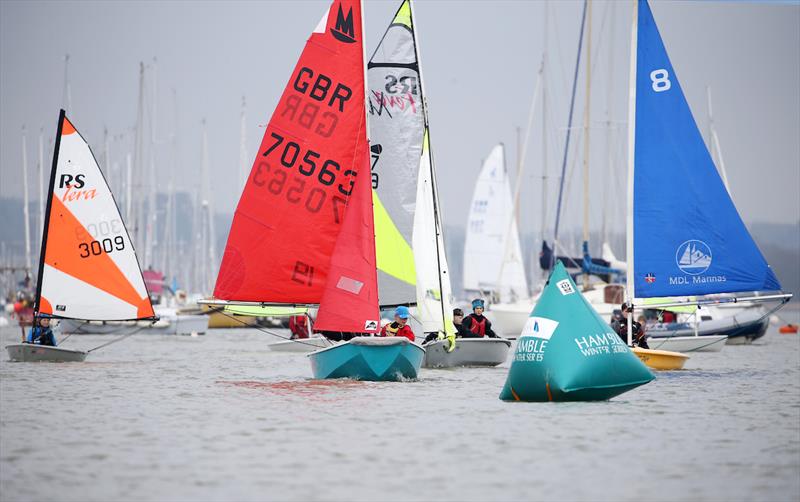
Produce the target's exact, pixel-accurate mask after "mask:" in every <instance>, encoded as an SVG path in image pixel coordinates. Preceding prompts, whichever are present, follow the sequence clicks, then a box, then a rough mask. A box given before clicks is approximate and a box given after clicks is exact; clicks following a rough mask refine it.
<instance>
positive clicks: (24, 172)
mask: <svg viewBox="0 0 800 502" xmlns="http://www.w3.org/2000/svg"><path fill="white" fill-rule="evenodd" d="M28 206H29V200H28V143H27V137H26V133H25V126H22V215H23V218H25V273H26V274H27V273H30V271H31V224H30V214H29V213H30V209H29V208H28Z"/></svg>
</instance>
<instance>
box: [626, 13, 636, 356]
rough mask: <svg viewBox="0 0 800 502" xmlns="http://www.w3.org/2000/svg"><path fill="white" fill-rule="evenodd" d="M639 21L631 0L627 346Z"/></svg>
mask: <svg viewBox="0 0 800 502" xmlns="http://www.w3.org/2000/svg"><path fill="white" fill-rule="evenodd" d="M638 23H639V4H638V2H633V21H632V25H631V67H630V75H629V77H628V193H627V198H628V212H627V215H626V218H625V253H626V263H627V269H626V271H625V276H626V277H625V299H626V301H627V303H628V305H630V306H631V318H630V319H629V320H628V323H627V324H628V346H630V345H631V343H632V342H633V319H634V317H633V270H634V269H633V176H634V164H635V162H636V158H635V153H636V54H637V38H638Z"/></svg>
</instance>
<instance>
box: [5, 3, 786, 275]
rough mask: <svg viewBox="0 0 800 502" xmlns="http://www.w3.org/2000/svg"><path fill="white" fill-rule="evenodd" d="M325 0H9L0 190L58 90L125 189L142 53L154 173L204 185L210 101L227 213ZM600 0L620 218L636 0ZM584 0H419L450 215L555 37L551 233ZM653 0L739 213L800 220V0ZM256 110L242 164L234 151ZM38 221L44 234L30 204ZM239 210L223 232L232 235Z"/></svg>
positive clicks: (512, 160) (528, 229) (575, 142)
mask: <svg viewBox="0 0 800 502" xmlns="http://www.w3.org/2000/svg"><path fill="white" fill-rule="evenodd" d="M328 5H329V2H328V1H327V0H325V1H322V0H314V1H303V2H290V1H271V2H249V1H232V2H218V1H207V2H169V1H167V2H143V1H133V2H75V1H63V2H49V1H29V2H23V1H3V2H0V109H2V113H0V197H2V198H4V199H14V198H16V199H21V198H22V195H21V193H22V133H23V126H25V128H26V140H27V156H28V158H27V160H28V169H29V177H28V184H29V189H28V190H29V196H30V200H31V203H32V204H34V203H36V201H37V200H38V193H39V186H38V185H39V181H38V180H39V178H38V171H37V169H38V168H37V165H38V164H37V162H38V160H39V153H38V148H39V147H38V141H39V134H40V130H41V131H42V135H43V141H44V148H43V154H44V155H43V157H44V160H43V164H44V165H45V167H46V169H49V166H50V162H51V158H52V138H53V136H54V134H55V127H56V119H57V116H58V110H59V108H61V107H68V114H69V117H70V119H71V120H72V121H73V122H74V124H75V125H76V127H77V128H78V129H79V130H80V131H81V133H82V134H83V136H84V137H85V138H86V139H87V141H88V142H89V143H90V145H91V146H92V148H93V150H94V152H95V155H96V156H97V157H98V160H99V161H100V164H101V167H102V169H103V170H104V172H106V174H107V176H108V177H109V182H110V184H111V187H112V190H114V191H115V192H116V193H118V192H119V191H120V190H121V188H122V185H124V178H123V174H124V170H125V166H126V162H127V156H129V155H132V153H133V143H134V135H135V130H136V125H137V109H138V103H139V92H140V88H139V80H140V71H139V69H140V63H143V64H144V66H145V73H144V75H145V77H144V83H145V85H144V96H143V99H144V106H145V109H146V110H145V120H146V121H147V124H148V125H147V126H145V129H146V136H147V137H148V139H147V146H146V149H147V151H148V154H147V155H148V156H151V158H152V159H153V163H154V166H155V172H156V180H155V183H156V190H157V191H158V192H159V193H162V194H163V193H166V192H167V191H168V189H169V188H170V187H172V188H173V189H174V190H178V191H182V192H187V193H189V194H192V193H197V192H198V191H199V190H200V187H201V184H202V183H201V182H202V180H201V176H200V171H201V163H202V158H203V153H202V150H203V148H202V137H203V131H204V126H203V122H204V121H205V128H206V129H205V130H206V131H207V135H208V142H207V151H208V167H209V170H210V173H211V179H210V180H209V181H210V186H211V189H210V193H209V194H208V195H209V196H210V197H211V201H212V204H213V208H214V211H215V213H217V214H218V215H220V216H219V217H220V218H221V219H222V221H229V219H230V215H231V214H232V213H233V211H234V209H235V206H236V203H237V201H238V199H239V195H240V192H241V187H242V183H243V177H244V176H246V175H247V173H249V168H250V164H251V163H252V159H253V158H254V157H255V155H256V149H257V147H258V145H259V144H260V141H261V137H262V135H263V132H264V126H265V124H266V123H267V122H268V121H269V118H270V116H271V114H272V112H273V110H274V108H275V106H276V104H277V102H278V99H279V98H280V95H281V93H282V91H283V89H284V87H285V85H286V83H287V81H288V79H289V76H290V74H291V71H292V69H293V68H294V65H295V63H296V62H297V59H298V57H299V55H300V53H301V51H302V49H303V46H304V44H305V41H306V39H307V38H308V36H309V34H310V33H311V31H312V29H313V28H314V26H315V25H316V23H317V21H318V20H319V18H320V16H321V15H322V13H323V12H324V11H325V10H326V9H327V7H328ZM399 5H400V1H399V0H398V1H395V0H392V1H367V2H365V7H364V11H365V25H366V35H367V36H366V42H367V49H366V50H367V56H369V55H370V54H371V53H372V51H373V50H374V48H375V46H376V45H377V43H378V41H379V39H380V37H381V36H382V34H383V32H384V31H385V29H386V27H387V26H388V23H389V22H390V20H391V19H392V17H393V16H394V13H395V11H396V9H397V8H398V6H399ZM591 5H592V31H591V33H592V36H591V61H592V70H591V75H592V79H591V110H590V133H591V134H590V145H591V150H590V156H589V165H590V181H589V182H590V187H591V195H590V214H591V221H590V226H591V229H592V230H593V231H595V232H597V231H599V229H600V228H601V226H602V225H603V222H604V221H605V223H606V225H607V227H608V230H609V231H610V232H615V233H620V232H624V214H625V194H624V187H625V177H626V174H627V167H626V142H627V129H626V127H627V126H626V123H625V121H626V120H627V106H628V103H627V101H628V88H627V80H628V71H629V64H630V29H631V26H630V24H631V7H632V3H631V2H605V1H593V2H592V3H591ZM582 6H583V3H582V2H581V1H560V2H554V1H550V2H544V1H536V2H524V1H519V2H517V1H498V2H483V1H476V2H458V3H455V2H448V1H441V0H432V1H425V0H419V1H416V2H415V3H414V8H415V16H416V17H415V22H416V32H417V35H418V41H419V49H420V56H421V65H422V74H423V79H424V85H425V91H426V93H427V95H426V97H427V101H428V104H429V114H430V122H431V145H432V151H433V155H434V158H435V164H436V169H437V177H438V180H439V191H440V197H441V207H442V215H443V219H444V223H445V224H446V225H447V226H448V227H453V228H460V227H461V228H463V227H464V226H465V223H466V220H467V211H468V208H469V204H470V200H471V197H472V190H473V185H474V182H475V179H476V177H477V175H478V171H479V169H480V165H481V161H482V159H483V158H484V157H485V156H486V155H488V153H489V151H490V150H491V149H492V147H493V146H494V145H495V144H497V143H498V142H503V143H505V145H506V148H507V158H508V164H509V165H508V168H509V170H510V171H511V172H512V176H513V173H514V172H515V171H516V162H517V151H518V148H519V146H518V133H517V128H520V130H521V131H522V132H523V133H524V132H525V130H526V124H527V120H528V114H529V110H530V106H531V98H532V95H533V92H534V87H535V85H536V82H537V71H538V70H539V67H540V65H541V61H542V55H543V52H544V49H545V46H546V47H547V65H546V67H545V78H544V86H545V89H546V109H547V117H546V121H545V122H544V124H545V129H544V130H545V134H543V118H542V102H541V99H540V100H539V101H538V102H537V103H536V104H535V107H536V108H535V112H534V119H533V122H532V128H531V130H530V131H528V137H527V138H528V141H529V144H528V149H527V155H526V158H525V159H524V161H525V163H524V165H525V171H524V174H523V179H522V199H521V200H522V202H521V210H520V229H521V233H523V234H532V235H539V234H540V233H541V227H542V224H544V227H545V236H546V237H548V238H552V236H551V234H552V226H553V223H554V220H555V202H556V197H557V190H558V181H559V176H560V171H561V163H562V160H563V155H564V137H565V134H566V130H567V115H568V108H569V97H570V91H571V89H572V77H573V72H574V65H575V57H576V50H577V44H578V33H579V29H580V21H581V9H582ZM651 7H652V10H653V14H654V16H655V19H656V22H657V23H658V26H659V29H660V32H661V35H662V37H663V39H664V43H665V46H666V48H667V51H668V53H669V55H670V58H671V62H672V64H673V66H674V68H675V71H676V73H677V77H678V79H679V80H680V83H681V86H682V88H683V90H684V92H685V94H686V98H687V100H688V102H689V105H690V106H691V108H692V111H693V113H694V116H695V120H696V122H697V124H698V127H699V129H700V131H701V132H702V133H703V135H704V137H705V138H706V142H707V144H708V142H709V137H710V127H709V124H710V122H709V117H708V99H707V98H708V95H709V94H708V92H707V87H708V88H710V91H711V92H710V95H711V97H712V102H713V118H714V125H715V128H716V132H717V134H718V137H719V143H720V147H721V152H722V156H723V158H724V161H725V167H726V170H727V176H728V179H729V182H730V190H731V194H732V196H733V199H734V202H735V203H736V205H737V208H738V210H739V213H740V214H741V216H742V219H743V220H744V221H745V222H746V223H747V224H748V225H749V226H751V227H752V225H753V224H755V223H759V224H760V223H764V224H789V225H794V226H797V227H800V198H799V197H798V190H800V140H799V139H798V138H800V4H798V3H797V2H791V3H785V2H772V3H746V2H724V1H707V2H651ZM586 44H587V42H586V40H584V54H583V55H582V61H581V68H580V72H579V76H578V86H577V98H576V102H575V115H574V119H573V132H572V139H571V147H570V152H569V157H568V161H567V177H566V183H565V185H566V194H565V200H564V205H563V209H562V211H563V212H562V225H563V227H562V228H564V229H571V228H577V227H578V226H579V225H580V224H581V218H582V211H583V202H582V195H581V190H582V184H583V180H582V173H581V171H582V168H581V165H582V162H583V158H582V152H583V142H584V140H585V138H584V133H583V130H582V124H583V117H584V103H585V99H586V96H585V87H586V82H585V78H586V52H585V49H586ZM67 54H68V55H69V64H68V77H67V78H66V79H65V55H67ZM65 84H68V85H65ZM243 99H244V103H245V105H244V107H243V106H242V104H243ZM243 111H244V113H245V136H244V138H245V140H244V156H245V158H246V161H245V163H246V168H245V169H244V171H245V172H243V170H242V169H241V168H240V151H241V150H242V148H241V145H242V141H241V137H240V131H241V120H240V117H241V114H242V112H243ZM106 134H107V136H106ZM543 136H544V137H546V140H543ZM523 139H525V138H523ZM545 146H546V152H547V153H546V156H545V155H544V150H545ZM106 147H107V148H106ZM712 150H713V149H712ZM106 153H107V155H106ZM715 158H716V154H715ZM106 164H108V165H106ZM545 168H546V169H547V184H546V186H545V187H544V188H545V192H546V193H547V195H546V197H547V203H546V204H545V214H542V205H543V204H542V200H541V199H542V193H543V190H542V176H543V171H544V169H545ZM139 169H140V171H138V172H135V173H134V182H133V187H134V190H133V196H134V197H146V194H147V192H148V191H150V189H151V185H152V183H151V181H150V178H149V174H148V171H147V170H146V169H147V168H146V167H140V168H139ZM45 178H46V173H45ZM653 196H658V194H653ZM3 207H4V208H7V207H10V206H8V205H4V206H3ZM604 214H605V218H604V217H603V215H604ZM3 216H4V218H12V219H17V218H20V219H21V215H17V214H3ZM33 218H34V216H33V215H32V216H31V219H32V220H33ZM31 228H32V230H31V234H32V236H33V239H32V240H33V244H34V246H35V245H36V244H37V243H38V240H39V236H38V235H37V232H38V230H37V229H38V227H37V223H36V222H35V221H32V222H31ZM227 230H228V229H227V228H217V229H216V233H217V234H222V235H227ZM7 237H8V236H7ZM14 238H15V239H18V238H19V236H14ZM223 242H224V241H223ZM797 248H798V249H800V242H798V243H797ZM618 251H619V252H620V255H622V254H624V249H619V250H618ZM220 254H221V250H220ZM451 259H452V258H451Z"/></svg>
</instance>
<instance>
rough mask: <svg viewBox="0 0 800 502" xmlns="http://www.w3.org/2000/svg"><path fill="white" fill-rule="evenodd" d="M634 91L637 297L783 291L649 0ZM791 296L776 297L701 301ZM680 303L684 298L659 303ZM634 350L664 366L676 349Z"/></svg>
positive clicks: (639, 27) (632, 251) (630, 227)
mask: <svg viewBox="0 0 800 502" xmlns="http://www.w3.org/2000/svg"><path fill="white" fill-rule="evenodd" d="M629 91H630V92H629V105H628V106H629V109H628V135H629V137H628V194H627V195H628V218H627V255H628V259H627V263H626V264H627V288H626V294H627V297H628V302H629V303H630V302H632V301H633V302H634V304H635V301H634V300H633V298H639V299H646V298H653V297H688V296H694V295H710V294H717V293H732V292H740V291H778V290H780V289H781V286H780V283H779V282H778V279H777V277H776V276H775V274H774V273H773V271H772V269H771V268H770V266H769V264H768V263H767V261H766V260H765V259H764V256H763V255H762V254H761V251H760V250H759V249H758V246H757V245H756V243H755V242H754V241H753V238H752V237H751V236H750V233H749V232H748V231H747V227H745V225H744V223H743V222H742V219H741V217H740V216H739V213H738V212H737V210H736V207H735V206H734V204H733V201H732V200H731V197H730V195H729V194H728V190H727V189H726V187H725V184H724V183H723V181H722V179H721V178H720V175H719V172H718V171H717V168H716V166H715V165H714V161H713V159H712V158H711V155H710V154H709V152H708V148H707V147H706V145H705V142H704V141H703V138H702V136H701V134H700V131H699V130H698V128H697V123H696V122H695V120H694V116H693V115H692V111H691V109H690V108H689V104H688V103H687V101H686V98H685V96H684V94H683V91H682V89H681V85H680V83H679V82H678V77H677V74H676V73H675V70H674V68H673V67H672V64H671V63H670V59H669V56H668V55H667V51H666V49H665V47H664V43H663V41H662V39H661V35H660V34H659V31H658V27H657V26H656V23H655V19H654V18H653V14H652V12H651V10H650V5H649V4H648V2H647V0H638V1H637V3H636V4H634V15H633V24H632V34H631V68H630V81H629ZM789 298H791V295H788V294H776V295H762V296H757V297H752V298H723V299H720V300H707V301H704V300H701V301H698V302H696V303H697V304H713V303H725V302H738V301H754V302H755V301H775V300H780V301H783V302H786V301H788V299H789ZM674 305H685V303H670V302H667V303H664V304H661V305H660V307H665V308H666V307H670V306H674ZM643 306H644V307H646V308H658V307H659V305H654V304H648V305H642V304H641V303H640V304H639V308H641V307H643ZM628 326H629V327H630V326H631V323H628ZM628 340H629V341H630V333H629V334H628ZM634 352H635V353H636V354H637V355H639V357H640V358H641V359H642V360H643V361H645V362H646V363H647V364H648V365H650V364H653V363H652V361H653V360H658V361H659V363H658V366H659V367H658V368H657V369H665V364H666V362H665V359H666V358H667V356H666V355H665V354H661V353H659V354H655V352H666V351H649V350H646V349H640V348H634ZM678 356H680V355H678ZM678 356H674V357H673V362H674V364H673V365H672V366H671V367H670V368H667V369H674V368H678V367H681V366H682V365H683V360H685V359H681V358H680V357H678Z"/></svg>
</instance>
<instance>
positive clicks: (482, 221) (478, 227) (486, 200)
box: [463, 143, 529, 302]
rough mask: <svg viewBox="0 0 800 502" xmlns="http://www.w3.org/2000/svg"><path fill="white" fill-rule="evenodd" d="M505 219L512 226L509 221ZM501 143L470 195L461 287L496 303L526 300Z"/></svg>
mask: <svg viewBox="0 0 800 502" xmlns="http://www.w3.org/2000/svg"><path fill="white" fill-rule="evenodd" d="M509 222H511V224H510V225H509ZM525 277H526V276H525V268H524V265H523V262H522V249H521V246H520V241H519V229H518V228H517V222H516V218H515V217H514V199H513V197H512V195H511V178H510V176H509V173H508V168H507V166H506V154H505V146H504V145H503V144H502V143H500V144H498V145H496V146H495V147H494V148H492V151H491V152H490V153H489V156H488V157H487V158H486V160H485V161H484V162H483V165H482V167H481V172H480V174H479V175H478V179H477V180H476V182H475V190H474V192H473V194H472V203H471V204H470V211H469V216H468V219H467V231H466V238H465V241H464V280H463V287H464V291H465V292H466V294H468V295H473V296H482V295H488V296H491V297H493V298H495V299H496V300H498V301H503V302H514V301H517V300H522V299H526V300H527V299H528V298H529V295H528V282H527V280H526V278H525Z"/></svg>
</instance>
